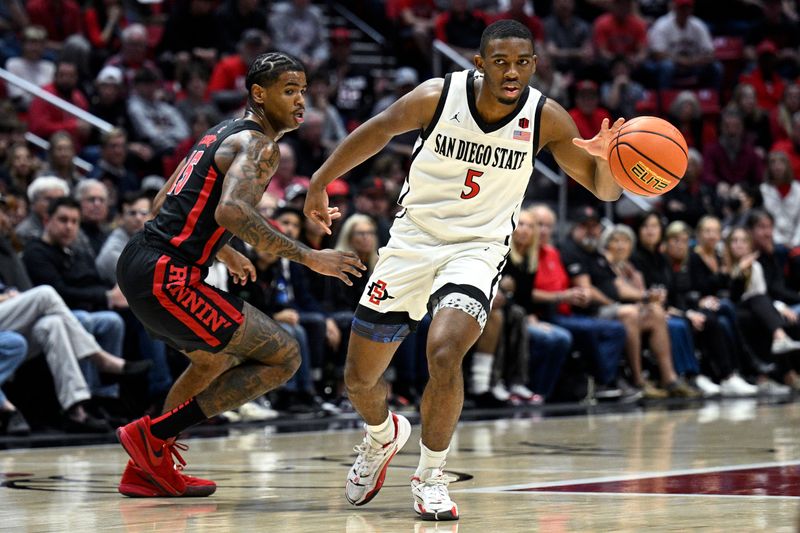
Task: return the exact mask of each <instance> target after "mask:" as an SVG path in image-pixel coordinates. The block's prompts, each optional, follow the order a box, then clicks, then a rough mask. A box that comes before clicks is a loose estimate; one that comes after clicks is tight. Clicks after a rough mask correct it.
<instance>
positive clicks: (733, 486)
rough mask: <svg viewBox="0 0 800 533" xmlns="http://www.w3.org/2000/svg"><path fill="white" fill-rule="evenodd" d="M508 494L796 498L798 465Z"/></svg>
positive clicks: (799, 488) (799, 478) (799, 493)
mask: <svg viewBox="0 0 800 533" xmlns="http://www.w3.org/2000/svg"><path fill="white" fill-rule="evenodd" d="M512 491H513V492H607V493H631V494H713V495H726V496H797V497H800V465H791V466H774V467H766V468H747V469H731V470H723V471H718V472H706V473H698V474H682V475H672V476H670V475H666V476H655V477H646V478H641V479H627V480H620V481H600V482H594V483H578V484H574V485H560V486H550V487H536V488H519V489H512Z"/></svg>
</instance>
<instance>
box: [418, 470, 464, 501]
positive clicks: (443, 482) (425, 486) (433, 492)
mask: <svg viewBox="0 0 800 533" xmlns="http://www.w3.org/2000/svg"><path fill="white" fill-rule="evenodd" d="M442 468H444V465H442ZM455 480H456V478H455V477H452V476H448V475H447V474H445V473H444V470H439V471H438V472H437V473H436V474H435V475H433V476H431V477H429V478H428V479H426V480H425V481H422V482H421V484H420V485H419V486H418V487H419V488H418V490H419V491H420V492H423V493H426V494H427V495H428V496H429V497H430V496H433V497H435V498H436V500H435V501H434V502H431V503H441V502H443V501H445V500H449V499H450V495H449V494H448V492H447V486H448V485H449V484H450V482H451V481H455Z"/></svg>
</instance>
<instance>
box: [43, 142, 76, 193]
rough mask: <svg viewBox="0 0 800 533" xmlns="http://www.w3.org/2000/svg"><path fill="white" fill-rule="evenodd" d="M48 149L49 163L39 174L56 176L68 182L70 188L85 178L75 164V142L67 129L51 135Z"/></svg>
mask: <svg viewBox="0 0 800 533" xmlns="http://www.w3.org/2000/svg"><path fill="white" fill-rule="evenodd" d="M49 140H50V148H48V149H47V164H46V165H45V166H44V168H42V169H41V170H40V171H39V176H56V177H58V178H61V179H62V180H64V181H65V182H67V183H68V184H69V186H70V188H74V187H75V185H76V184H77V183H78V182H79V181H80V180H81V179H83V174H82V173H81V171H80V170H78V167H77V166H76V165H75V155H76V153H75V143H74V141H73V140H72V137H70V136H69V134H68V133H67V132H65V131H57V132H56V133H54V134H53V135H52V136H51V137H50V139H49Z"/></svg>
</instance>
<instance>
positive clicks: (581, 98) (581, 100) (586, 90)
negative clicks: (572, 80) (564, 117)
mask: <svg viewBox="0 0 800 533" xmlns="http://www.w3.org/2000/svg"><path fill="white" fill-rule="evenodd" d="M599 101H600V96H599V94H598V90H597V84H596V83H595V82H593V81H591V80H582V81H579V82H578V83H577V84H576V86H575V107H573V108H572V109H570V110H569V114H570V116H571V117H572V120H574V121H575V124H576V125H577V126H578V133H580V135H581V137H583V138H584V139H591V138H592V137H594V135H595V133H597V132H598V131H599V130H600V125H601V124H602V123H603V119H606V118H607V119H609V120H611V115H610V114H609V113H608V111H606V110H605V109H603V108H602V107H600V105H599Z"/></svg>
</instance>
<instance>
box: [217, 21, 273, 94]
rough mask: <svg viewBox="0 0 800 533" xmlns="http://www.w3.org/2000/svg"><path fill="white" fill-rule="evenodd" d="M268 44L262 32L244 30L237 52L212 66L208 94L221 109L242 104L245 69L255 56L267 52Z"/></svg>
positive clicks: (266, 36) (245, 92) (267, 39)
mask: <svg viewBox="0 0 800 533" xmlns="http://www.w3.org/2000/svg"><path fill="white" fill-rule="evenodd" d="M269 44H270V41H269V36H268V35H267V34H266V33H264V32H263V31H261V30H256V29H249V30H246V31H245V32H244V33H243V34H242V39H241V40H240V41H239V44H238V45H237V48H238V50H239V52H238V53H237V54H234V55H231V56H228V57H226V58H224V59H223V60H222V61H219V62H218V63H217V64H216V65H214V70H213V71H212V72H211V79H210V80H209V82H208V94H210V95H211V98H212V99H213V100H214V101H215V102H217V105H219V106H220V107H221V108H222V109H227V108H231V107H237V106H239V105H243V104H244V101H245V99H246V96H247V91H246V90H245V87H244V78H245V76H246V75H247V68H248V66H249V65H250V63H251V62H252V61H253V59H255V58H256V56H258V55H259V54H263V53H264V52H266V51H267V49H268V48H269Z"/></svg>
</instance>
